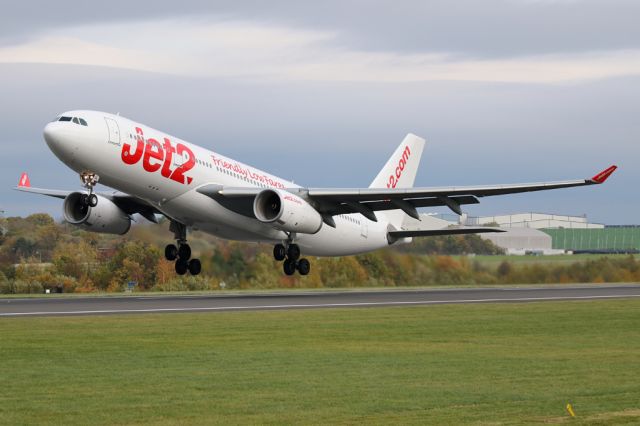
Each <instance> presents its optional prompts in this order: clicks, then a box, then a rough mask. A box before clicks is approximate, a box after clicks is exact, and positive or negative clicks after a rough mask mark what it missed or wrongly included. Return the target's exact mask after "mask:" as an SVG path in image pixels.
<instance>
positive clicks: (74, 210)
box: [63, 192, 131, 235]
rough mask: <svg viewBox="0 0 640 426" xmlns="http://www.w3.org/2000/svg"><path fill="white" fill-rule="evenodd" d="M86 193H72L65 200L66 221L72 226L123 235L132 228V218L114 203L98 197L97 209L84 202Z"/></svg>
mask: <svg viewBox="0 0 640 426" xmlns="http://www.w3.org/2000/svg"><path fill="white" fill-rule="evenodd" d="M83 196H85V197H86V194H85V193H82V192H72V193H71V194H69V195H67V197H66V198H65V199H64V204H63V213H64V219H65V220H66V221H67V222H69V223H70V224H72V225H77V226H80V227H81V228H84V229H86V230H87V231H91V232H98V233H102V234H118V235H123V234H126V233H127V232H128V231H129V228H130V227H131V218H130V217H129V215H128V214H126V213H125V212H123V211H122V210H121V209H120V207H118V206H116V205H115V204H114V203H113V201H111V200H110V199H108V198H105V197H103V196H101V195H97V197H98V204H97V205H96V206H95V207H90V206H89V205H87V203H86V201H85V202H83Z"/></svg>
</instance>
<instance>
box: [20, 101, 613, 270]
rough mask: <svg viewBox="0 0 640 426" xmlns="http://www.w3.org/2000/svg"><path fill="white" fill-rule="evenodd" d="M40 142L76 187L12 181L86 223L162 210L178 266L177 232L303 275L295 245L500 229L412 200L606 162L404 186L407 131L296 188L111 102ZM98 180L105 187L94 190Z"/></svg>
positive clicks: (355, 247)
mask: <svg viewBox="0 0 640 426" xmlns="http://www.w3.org/2000/svg"><path fill="white" fill-rule="evenodd" d="M44 140H45V141H46V143H47V145H48V147H49V149H50V150H51V151H52V152H53V153H54V154H55V155H56V156H57V157H58V158H59V159H60V161H62V162H63V163H64V164H66V165H67V166H68V167H69V168H70V169H72V170H73V171H75V172H76V173H78V174H79V175H80V179H81V182H82V185H83V189H81V190H80V189H79V190H72V191H65V190H51V189H42V188H35V187H32V186H31V183H30V180H29V176H28V175H27V174H26V173H23V174H22V176H21V177H20V181H19V183H18V186H17V187H16V188H15V189H17V190H19V191H23V192H29V193H35V194H42V195H47V196H51V197H56V198H60V199H63V200H64V201H63V214H64V218H65V220H66V221H67V222H69V223H71V224H73V225H77V226H79V227H82V228H84V229H86V230H88V231H93V232H99V233H109V234H121V235H122V234H125V233H127V232H128V231H129V228H130V227H131V222H132V220H133V218H132V216H133V215H134V214H139V215H141V216H142V217H144V218H146V219H147V220H149V221H151V222H155V223H158V220H157V216H158V215H159V216H165V217H166V218H167V219H168V220H169V221H170V228H169V229H170V230H171V232H173V234H174V239H175V241H176V243H175V244H173V243H172V244H168V245H167V246H166V248H165V257H166V259H167V260H169V261H173V262H175V271H176V273H177V274H178V275H184V274H186V273H187V272H188V273H190V274H192V275H198V274H199V273H200V272H201V269H202V266H201V262H200V260H199V259H196V258H192V256H191V248H190V246H189V244H188V240H187V234H188V232H189V231H191V230H201V231H204V232H207V233H210V234H213V235H215V236H218V237H221V238H224V239H231V240H241V241H253V242H264V243H269V244H273V246H274V248H273V256H274V258H275V259H276V260H277V261H282V262H283V270H284V273H285V274H286V275H293V274H295V273H296V271H297V272H298V273H299V274H301V275H307V274H308V273H309V271H310V268H311V265H310V262H309V260H308V259H306V258H303V257H301V253H304V254H305V255H307V256H348V255H354V254H359V253H365V252H369V251H373V250H377V249H381V248H383V247H388V246H390V245H395V244H402V243H408V242H410V241H411V240H412V238H413V237H425V236H432V235H448V234H469V233H482V232H501V231H502V230H500V229H496V228H487V227H468V226H457V227H446V228H443V227H439V228H436V229H434V228H433V227H432V226H431V227H429V226H426V227H425V226H418V227H416V226H409V224H410V223H411V222H413V224H414V225H415V223H418V224H419V223H420V221H421V220H422V217H421V215H419V214H418V211H417V209H418V208H421V207H433V206H446V207H448V208H449V209H450V210H451V211H453V212H454V213H456V214H458V215H461V214H462V206H463V205H468V204H477V203H479V200H478V199H479V198H482V197H487V196H494V195H504V194H514V193H523V192H530V191H542V190H550V189H558V188H569V187H575V186H585V185H594V184H601V183H604V182H605V180H607V178H608V177H609V176H610V175H611V174H612V173H613V172H614V171H615V170H616V168H617V167H616V166H615V165H614V166H611V167H609V168H607V169H605V170H604V171H602V172H600V173H598V174H596V175H595V176H593V177H592V178H590V179H578V180H568V181H560V182H545V183H528V184H510V185H491V186H461V187H437V188H414V187H413V185H414V180H415V177H416V173H417V170H418V166H419V163H420V158H421V156H422V152H423V149H424V146H425V140H424V139H422V138H420V137H418V136H416V135H413V134H408V135H407V136H406V137H405V138H404V140H403V141H402V142H401V143H400V145H398V147H397V148H396V150H395V151H394V152H393V154H392V155H391V157H390V158H389V159H388V161H387V162H386V164H385V165H384V166H383V167H382V169H381V170H380V172H379V173H378V175H377V176H376V177H375V178H374V179H373V181H372V182H371V185H370V186H369V187H368V188H308V187H303V186H299V185H296V184H294V183H293V182H289V181H287V180H284V179H281V178H279V177H277V176H275V175H272V174H270V173H267V172H264V171H262V170H259V169H257V168H254V167H251V166H249V165H246V164H243V163H241V162H239V161H236V160H233V159H231V158H228V157H225V156H223V155H221V154H218V153H216V152H213V151H211V150H208V149H206V148H203V147H200V146H197V145H194V144H191V143H189V142H186V141H184V140H181V139H179V138H176V137H174V136H170V135H168V134H166V133H164V132H161V131H159V130H156V129H153V128H151V127H148V126H145V125H143V124H140V123H137V122H135V121H132V120H129V119H127V118H125V117H122V116H120V115H119V114H116V115H114V114H109V113H105V112H99V111H90V110H75V111H68V112H64V113H62V114H60V115H58V116H57V117H56V118H55V119H54V120H53V121H52V122H50V123H48V124H47V125H46V126H45V128H44ZM98 182H100V183H101V184H104V185H106V186H108V187H110V188H113V189H115V191H109V192H96V191H94V188H95V186H96V184H98Z"/></svg>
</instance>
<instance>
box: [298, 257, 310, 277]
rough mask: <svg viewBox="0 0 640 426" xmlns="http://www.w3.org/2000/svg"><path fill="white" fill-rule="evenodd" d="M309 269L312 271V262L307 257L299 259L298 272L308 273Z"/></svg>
mask: <svg viewBox="0 0 640 426" xmlns="http://www.w3.org/2000/svg"><path fill="white" fill-rule="evenodd" d="M309 271H311V263H309V261H308V260H307V259H305V258H302V259H300V260H299V261H298V272H300V275H308V274H309Z"/></svg>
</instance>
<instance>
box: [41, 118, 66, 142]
mask: <svg viewBox="0 0 640 426" xmlns="http://www.w3.org/2000/svg"><path fill="white" fill-rule="evenodd" d="M64 132H65V131H64V129H63V126H61V125H60V123H58V122H56V121H54V122H52V123H49V124H47V125H46V126H44V131H43V135H44V140H45V141H46V142H47V145H49V147H51V148H54V147H57V146H60V145H62V144H63V136H64Z"/></svg>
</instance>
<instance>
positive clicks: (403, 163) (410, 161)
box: [369, 133, 425, 229]
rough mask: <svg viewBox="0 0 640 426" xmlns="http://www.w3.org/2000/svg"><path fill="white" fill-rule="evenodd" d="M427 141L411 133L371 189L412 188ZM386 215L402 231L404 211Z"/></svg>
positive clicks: (393, 211)
mask: <svg viewBox="0 0 640 426" xmlns="http://www.w3.org/2000/svg"><path fill="white" fill-rule="evenodd" d="M424 144H425V140H424V139H422V138H421V137H419V136H416V135H414V134H411V133H409V134H408V135H407V136H406V137H405V138H404V140H403V141H402V143H401V144H400V145H398V148H396V150H395V151H394V153H393V154H392V155H391V157H390V158H389V160H388V161H387V163H386V164H385V165H384V167H383V168H382V170H380V172H379V173H378V176H376V178H375V179H374V180H373V182H371V185H369V188H412V187H413V183H414V181H415V180H416V174H417V173H418V166H419V165H420V157H422V151H423V150H424ZM376 214H377V215H380V216H382V215H384V216H385V217H386V218H387V219H388V220H389V223H390V224H391V225H393V226H394V227H395V228H396V229H400V227H401V226H402V222H403V221H404V219H405V217H406V214H405V213H404V212H403V211H402V210H389V211H387V212H384V213H376Z"/></svg>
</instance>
